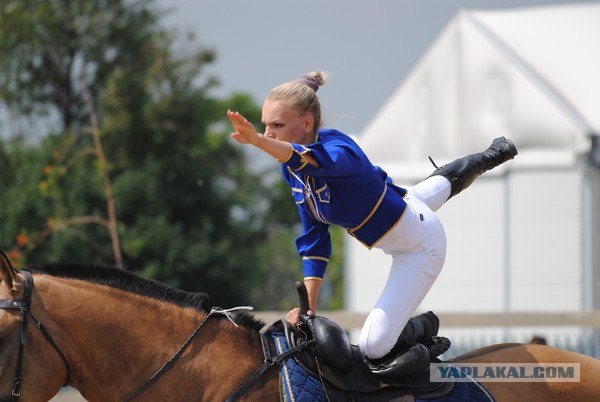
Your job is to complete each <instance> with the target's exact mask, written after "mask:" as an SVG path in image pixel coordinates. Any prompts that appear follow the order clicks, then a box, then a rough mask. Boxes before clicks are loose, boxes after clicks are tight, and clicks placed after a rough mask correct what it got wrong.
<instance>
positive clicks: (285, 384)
mask: <svg viewBox="0 0 600 402" xmlns="http://www.w3.org/2000/svg"><path fill="white" fill-rule="evenodd" d="M272 337H273V341H274V342H275V348H276V350H277V354H281V353H283V352H285V351H286V350H288V349H289V347H288V344H287V340H286V338H285V335H284V334H282V333H280V332H274V333H273V334H272ZM280 379H281V381H280V383H281V391H282V395H283V398H282V400H284V401H296V402H326V401H327V395H326V393H325V388H324V387H323V384H321V381H319V379H318V378H315V377H313V376H312V375H310V374H309V373H308V372H307V371H306V370H305V369H304V368H303V367H302V366H301V365H299V364H298V363H297V362H296V360H294V358H293V357H288V358H287V359H284V361H283V363H282V364H281V371H280Z"/></svg>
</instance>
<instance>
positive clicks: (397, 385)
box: [268, 284, 454, 402]
mask: <svg viewBox="0 0 600 402" xmlns="http://www.w3.org/2000/svg"><path fill="white" fill-rule="evenodd" d="M298 286H301V287H302V286H303V285H301V284H299V285H297V287H298ZM303 291H304V292H305V289H304V290H303V289H301V288H300V287H298V292H299V294H300V298H301V303H300V305H301V310H303V308H302V306H303V305H307V303H305V302H304V301H302V298H303V297H304V296H303V295H302V292H303ZM304 311H306V310H304ZM268 331H269V332H282V333H284V334H285V336H286V340H287V343H288V345H289V347H290V348H294V347H297V346H302V345H304V346H305V347H303V348H302V347H301V348H300V349H301V350H300V351H299V352H298V353H296V354H294V355H293V358H294V359H295V360H296V362H297V363H298V364H299V365H300V366H302V367H303V368H304V369H305V370H306V371H307V372H308V373H310V374H311V375H312V376H314V377H316V378H318V379H320V380H321V382H322V383H323V385H324V386H325V389H326V391H327V394H328V396H329V398H330V400H335V401H365V402H374V401H394V400H398V401H400V400H410V399H412V398H411V396H412V397H415V398H423V399H428V398H429V399H433V398H439V397H441V396H444V395H446V394H448V393H449V392H450V391H452V389H453V387H454V383H452V382H440V383H432V382H430V381H429V363H430V362H440V360H438V359H437V358H436V357H437V356H438V355H439V354H441V353H443V352H444V351H446V350H447V349H448V347H449V344H450V341H449V340H448V339H446V338H441V337H436V338H434V341H433V342H432V343H431V344H430V345H423V344H415V345H412V346H411V347H410V349H409V350H408V351H407V352H404V353H402V355H401V356H400V357H398V356H396V357H392V358H391V361H390V360H389V359H388V361H383V362H379V363H380V364H375V365H374V364H372V363H371V362H366V361H365V359H364V357H363V354H362V352H361V351H360V350H359V348H358V346H356V345H352V344H351V343H350V341H349V339H348V335H347V334H346V332H345V331H344V330H343V329H342V328H341V327H340V326H339V325H338V324H336V323H334V322H333V321H331V320H329V319H327V318H325V317H322V316H316V317H307V316H303V317H302V324H301V325H300V326H298V327H297V326H295V325H291V324H289V323H288V322H287V321H285V320H281V321H278V322H276V323H275V324H273V325H272V326H271V328H269V330H268ZM394 359H395V360H394Z"/></svg>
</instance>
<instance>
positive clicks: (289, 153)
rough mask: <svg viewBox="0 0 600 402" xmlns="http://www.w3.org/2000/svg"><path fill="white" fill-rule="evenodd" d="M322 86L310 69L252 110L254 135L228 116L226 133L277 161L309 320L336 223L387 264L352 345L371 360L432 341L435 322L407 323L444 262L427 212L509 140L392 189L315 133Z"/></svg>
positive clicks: (441, 239)
mask: <svg viewBox="0 0 600 402" xmlns="http://www.w3.org/2000/svg"><path fill="white" fill-rule="evenodd" d="M324 83H325V75H324V74H323V73H321V72H312V73H309V74H304V75H302V76H300V77H298V78H297V79H296V80H293V81H289V82H286V83H283V84H281V85H279V86H277V87H276V88H274V89H273V90H271V92H270V93H269V94H268V95H267V97H266V99H265V102H264V104H263V107H262V122H263V123H264V126H265V132H264V133H258V132H257V131H256V130H255V128H254V127H253V125H252V124H251V123H250V122H248V120H246V119H245V118H244V117H243V116H242V115H240V114H239V113H237V112H233V111H228V117H229V119H230V120H231V123H232V124H233V127H234V129H235V132H234V133H233V134H232V135H231V136H232V138H233V139H234V140H236V141H237V142H239V143H241V144H247V145H251V146H255V147H257V148H259V149H261V150H262V151H264V152H266V153H268V154H269V155H271V156H272V157H274V158H275V159H276V160H277V161H278V162H279V163H280V164H281V169H282V175H283V178H284V180H285V181H286V183H287V184H288V185H289V186H290V189H291V192H292V196H293V197H294V199H295V201H296V204H297V206H298V211H299V213H300V218H301V220H302V228H303V230H302V234H301V235H300V236H299V237H298V238H297V239H296V246H297V249H298V252H299V254H300V256H301V257H302V260H303V266H304V282H305V284H306V287H307V289H308V295H309V306H310V310H309V315H314V314H316V311H317V301H318V298H319V290H320V287H321V281H322V280H323V277H324V274H325V270H326V268H327V263H328V261H329V256H330V254H331V242H330V237H329V231H328V228H329V226H330V225H339V226H342V227H343V228H345V229H346V230H347V232H348V233H349V234H350V235H351V236H352V237H354V238H355V239H357V240H358V241H359V242H361V243H362V244H363V245H365V246H366V247H368V248H369V249H371V248H374V247H375V248H379V249H382V250H383V251H384V252H385V253H386V254H389V255H390V256H391V257H392V265H391V269H390V274H389V277H388V280H387V282H386V284H385V287H384V288H383V290H382V292H381V296H380V297H379V299H378V301H377V303H376V304H375V306H374V307H373V309H372V310H371V312H370V313H369V315H368V317H367V320H366V322H365V324H364V326H363V328H362V331H361V334H360V339H359V347H360V349H361V351H362V352H363V354H364V355H365V356H366V357H367V358H368V359H370V360H371V361H372V360H375V359H381V358H383V357H386V356H388V355H392V354H393V355H396V354H398V353H399V352H401V351H402V350H403V349H406V348H407V345H410V344H413V343H414V342H418V341H419V340H425V339H428V338H431V337H432V336H433V335H436V334H437V330H438V327H439V321H438V319H437V317H436V316H435V315H434V314H433V313H431V312H428V313H425V314H421V315H419V316H417V317H413V318H411V315H412V314H413V313H414V312H415V310H416V308H417V307H418V305H419V303H421V301H422V300H423V298H424V297H425V295H426V294H427V292H428V291H429V289H430V288H431V286H432V284H433V283H434V281H435V279H436V278H437V276H438V275H439V273H440V270H441V269H442V266H443V264H444V259H445V256H446V238H445V234H444V229H443V227H442V224H441V223H440V221H439V219H438V217H437V216H436V215H435V213H434V211H436V210H437V209H438V208H440V207H441V206H442V205H443V204H444V202H445V201H446V200H448V199H449V198H450V197H452V196H454V195H456V194H458V193H459V192H460V191H462V190H463V189H464V188H466V187H467V186H469V185H470V184H471V183H472V182H473V180H474V179H475V178H476V177H477V176H479V175H481V174H482V173H484V172H485V171H487V170H489V169H492V168H494V167H496V166H498V165H500V164H501V163H504V162H505V161H507V160H510V159H513V157H514V156H515V155H516V154H517V150H516V148H515V146H514V145H513V144H512V142H511V141H510V140H508V139H505V138H504V137H500V138H496V139H495V140H494V141H493V143H492V145H491V146H490V147H489V148H488V149H487V150H486V151H484V152H481V153H477V154H473V155H469V156H466V157H464V158H461V159H458V160H456V161H454V162H452V163H450V164H448V165H446V166H443V167H441V168H438V169H436V170H435V171H434V172H433V174H432V175H431V176H429V177H428V178H427V179H425V180H424V181H422V182H420V183H418V184H417V185H415V186H412V187H400V186H397V185H395V184H394V183H392V180H391V179H390V178H389V177H388V175H387V174H386V172H385V171H383V170H382V169H381V168H379V167H377V166H374V165H373V164H372V163H371V162H370V161H369V159H368V157H367V156H366V155H365V154H364V152H363V151H362V150H361V148H360V147H359V146H358V145H357V144H356V143H355V142H354V141H353V140H352V139H351V138H350V137H349V136H347V135H345V134H343V133H341V132H339V131H337V130H334V129H324V128H321V107H320V103H319V99H318V97H317V95H316V93H317V91H318V90H319V87H320V86H322V85H324ZM365 269H373V268H372V267H365ZM298 315H299V309H298V308H294V309H293V310H291V311H290V312H289V313H288V315H287V320H288V321H290V322H292V323H298ZM392 349H393V350H392Z"/></svg>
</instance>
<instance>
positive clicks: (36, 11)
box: [0, 0, 342, 309]
mask: <svg viewBox="0 0 600 402" xmlns="http://www.w3.org/2000/svg"><path fill="white" fill-rule="evenodd" d="M159 18H160V15H159V13H158V12H156V11H155V10H154V9H153V7H152V3H151V2H149V1H124V0H115V1H100V0H96V1H85V2H71V1H66V0H37V1H34V0H29V1H16V0H14V1H4V2H2V3H0V96H1V97H2V100H3V101H4V102H5V103H6V104H7V105H8V106H9V107H10V108H11V110H12V111H13V113H17V112H20V113H22V114H25V115H27V116H35V115H36V113H40V112H42V113H43V112H51V113H58V114H59V115H60V116H61V121H62V128H63V129H62V130H61V131H60V132H58V133H51V134H49V135H47V136H45V137H44V138H43V140H42V141H40V142H39V143H31V142H30V141H28V140H27V138H26V136H23V137H20V138H15V139H12V140H10V141H6V142H5V143H3V144H0V185H1V186H2V188H3V191H2V192H0V205H1V206H2V207H1V208H0V221H1V222H2V227H1V231H0V241H1V242H2V244H4V245H6V244H8V245H11V244H13V245H14V246H13V249H12V254H11V256H12V257H13V258H16V259H19V258H20V261H17V262H20V264H24V263H38V262H45V261H58V260H73V261H83V262H88V263H102V264H113V263H114V259H113V251H114V249H113V245H112V244H111V236H110V232H109V230H108V216H107V193H106V180H108V181H109V182H110V184H111V185H112V191H113V193H114V199H115V206H116V215H117V222H118V234H119V239H120V241H121V248H122V252H123V261H124V265H125V267H126V268H127V269H131V270H134V271H137V272H139V273H141V274H142V275H145V276H148V277H152V278H155V279H158V280H160V281H163V282H166V283H169V284H171V285H173V286H176V287H178V288H182V289H186V290H192V291H206V292H208V293H209V294H210V295H211V298H212V300H213V303H214V304H216V305H223V306H231V305H235V304H247V303H252V304H254V305H255V306H257V307H259V308H283V309H285V308H289V307H291V306H293V305H295V304H296V296H295V294H294V290H293V282H294V281H295V280H298V279H301V276H302V270H301V261H300V258H299V257H298V256H297V254H296V250H295V247H294V242H293V239H294V238H295V237H296V236H297V235H298V234H299V233H298V230H299V228H298V216H297V211H296V207H295V205H294V203H293V201H292V199H291V197H290V193H289V189H288V188H287V186H285V184H283V182H282V180H281V178H280V177H279V173H278V166H276V163H273V161H271V160H269V161H268V166H269V167H268V168H264V167H261V166H263V165H260V164H259V163H256V161H255V160H254V159H253V157H252V156H249V155H246V154H244V150H243V147H239V146H238V145H237V144H234V143H233V141H232V140H231V139H230V138H229V135H228V134H229V132H230V125H229V123H228V121H227V119H226V114H225V111H226V110H227V109H234V110H238V111H240V112H242V113H243V114H244V115H245V116H246V117H248V118H249V119H250V120H251V121H253V122H254V123H256V124H259V120H260V109H259V108H258V106H257V105H256V104H255V103H254V102H253V101H252V99H250V98H249V97H248V96H246V95H242V94H235V95H232V96H231V98H229V99H225V100H219V99H215V98H214V97H211V96H210V89H211V88H212V86H213V85H215V80H214V78H212V77H209V76H207V75H206V74H205V73H204V72H203V68H204V67H205V66H206V64H207V63H210V62H211V61H212V59H213V54H212V52H211V51H209V50H203V49H199V50H195V51H192V52H191V54H189V55H183V56H181V55H175V54H173V52H172V49H173V44H172V40H173V39H172V38H171V36H170V35H169V34H168V33H167V32H165V31H164V30H162V29H161V28H160V27H159V25H158V23H157V22H158V21H159ZM84 87H87V88H88V89H89V92H90V94H91V98H92V106H93V107H94V109H95V114H94V115H91V114H90V109H89V107H88V106H90V105H88V104H86V103H85V101H84V96H83V92H82V91H83V89H84ZM94 116H95V117H97V118H98V129H99V134H100V140H101V144H102V147H103V150H104V154H105V155H106V158H107V161H106V163H103V162H101V160H100V159H99V158H98V154H97V149H96V148H94V145H95V144H94V141H93V139H92V136H91V135H90V124H91V121H92V120H91V119H92V117H94ZM259 165H260V166H259ZM333 237H334V240H335V242H336V244H335V245H334V250H337V252H338V253H340V254H341V252H342V251H341V250H342V246H341V244H339V243H341V242H340V240H339V236H338V235H336V234H334V236H333ZM329 271H330V272H329V274H330V276H331V279H333V281H331V282H332V283H334V284H336V286H334V291H328V292H325V293H326V295H325V299H326V300H325V303H326V305H330V306H338V305H339V300H338V298H339V295H338V294H336V293H335V292H336V291H335V289H338V284H339V282H340V281H341V275H340V274H339V273H340V272H341V263H340V262H339V258H337V257H336V258H333V259H332V264H331V268H330V270H329ZM336 300H337V301H336Z"/></svg>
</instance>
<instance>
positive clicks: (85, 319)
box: [36, 278, 211, 400]
mask: <svg viewBox="0 0 600 402" xmlns="http://www.w3.org/2000/svg"><path fill="white" fill-rule="evenodd" d="M45 281H49V282H52V286H44V282H45ZM36 287H37V288H38V289H40V297H41V298H42V299H43V303H44V306H45V308H46V311H48V314H49V317H48V319H50V320H52V321H53V322H54V323H55V325H54V328H53V330H54V331H59V332H61V333H60V334H59V335H57V336H56V338H57V339H56V341H57V343H59V344H60V345H61V347H63V348H65V350H64V352H65V353H66V354H67V359H68V361H69V362H70V364H71V365H72V366H73V367H71V369H72V370H73V383H72V385H73V386H75V387H76V388H78V389H79V390H80V391H81V392H82V394H85V392H86V390H90V391H88V392H93V393H94V395H93V396H94V398H95V399H94V400H102V398H101V396H100V395H99V393H103V392H106V395H109V396H113V397H114V396H115V395H121V396H124V395H126V394H127V393H128V392H129V391H131V390H132V389H133V388H135V387H136V386H137V385H139V384H140V383H141V382H143V381H142V380H145V379H146V378H147V377H148V376H149V374H148V370H149V367H151V370H155V369H157V368H158V367H160V366H161V365H162V364H163V363H164V362H166V361H167V360H168V359H169V358H170V357H171V356H172V355H173V354H174V353H175V352H176V351H177V349H178V348H179V347H180V346H181V345H182V344H183V343H184V341H185V340H186V339H187V337H188V336H189V335H190V334H191V333H192V332H193V331H194V329H195V328H196V327H197V326H198V324H199V323H200V322H201V321H202V319H203V318H204V317H205V316H206V313H205V312H201V311H196V310H194V309H191V308H181V307H178V306H175V305H173V304H170V303H167V302H163V301H159V300H156V299H153V298H149V297H144V296H140V295H136V294H133V293H129V292H125V291H122V290H118V289H113V288H110V287H107V286H99V285H95V284H92V283H87V282H80V281H77V282H76V281H72V280H67V279H57V278H44V279H43V280H39V281H37V282H36ZM40 320H41V319H40ZM49 326H50V325H49ZM207 327H208V325H207ZM199 337H200V336H199ZM65 339H68V342H69V345H66V346H65V345H64V342H65ZM207 349H208V348H207ZM210 353H211V352H210V350H207V352H206V353H205V352H204V351H203V353H202V354H201V356H200V355H199V356H198V357H197V358H195V359H196V360H198V362H197V363H196V364H194V365H188V366H187V368H188V370H191V371H193V370H194V367H195V366H197V365H201V363H202V360H205V359H210V358H211V354H210ZM150 374H152V373H150ZM189 374H190V375H194V373H192V372H190V373H189ZM120 387H122V389H119V388H120ZM92 389H93V391H91V390H92Z"/></svg>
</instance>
